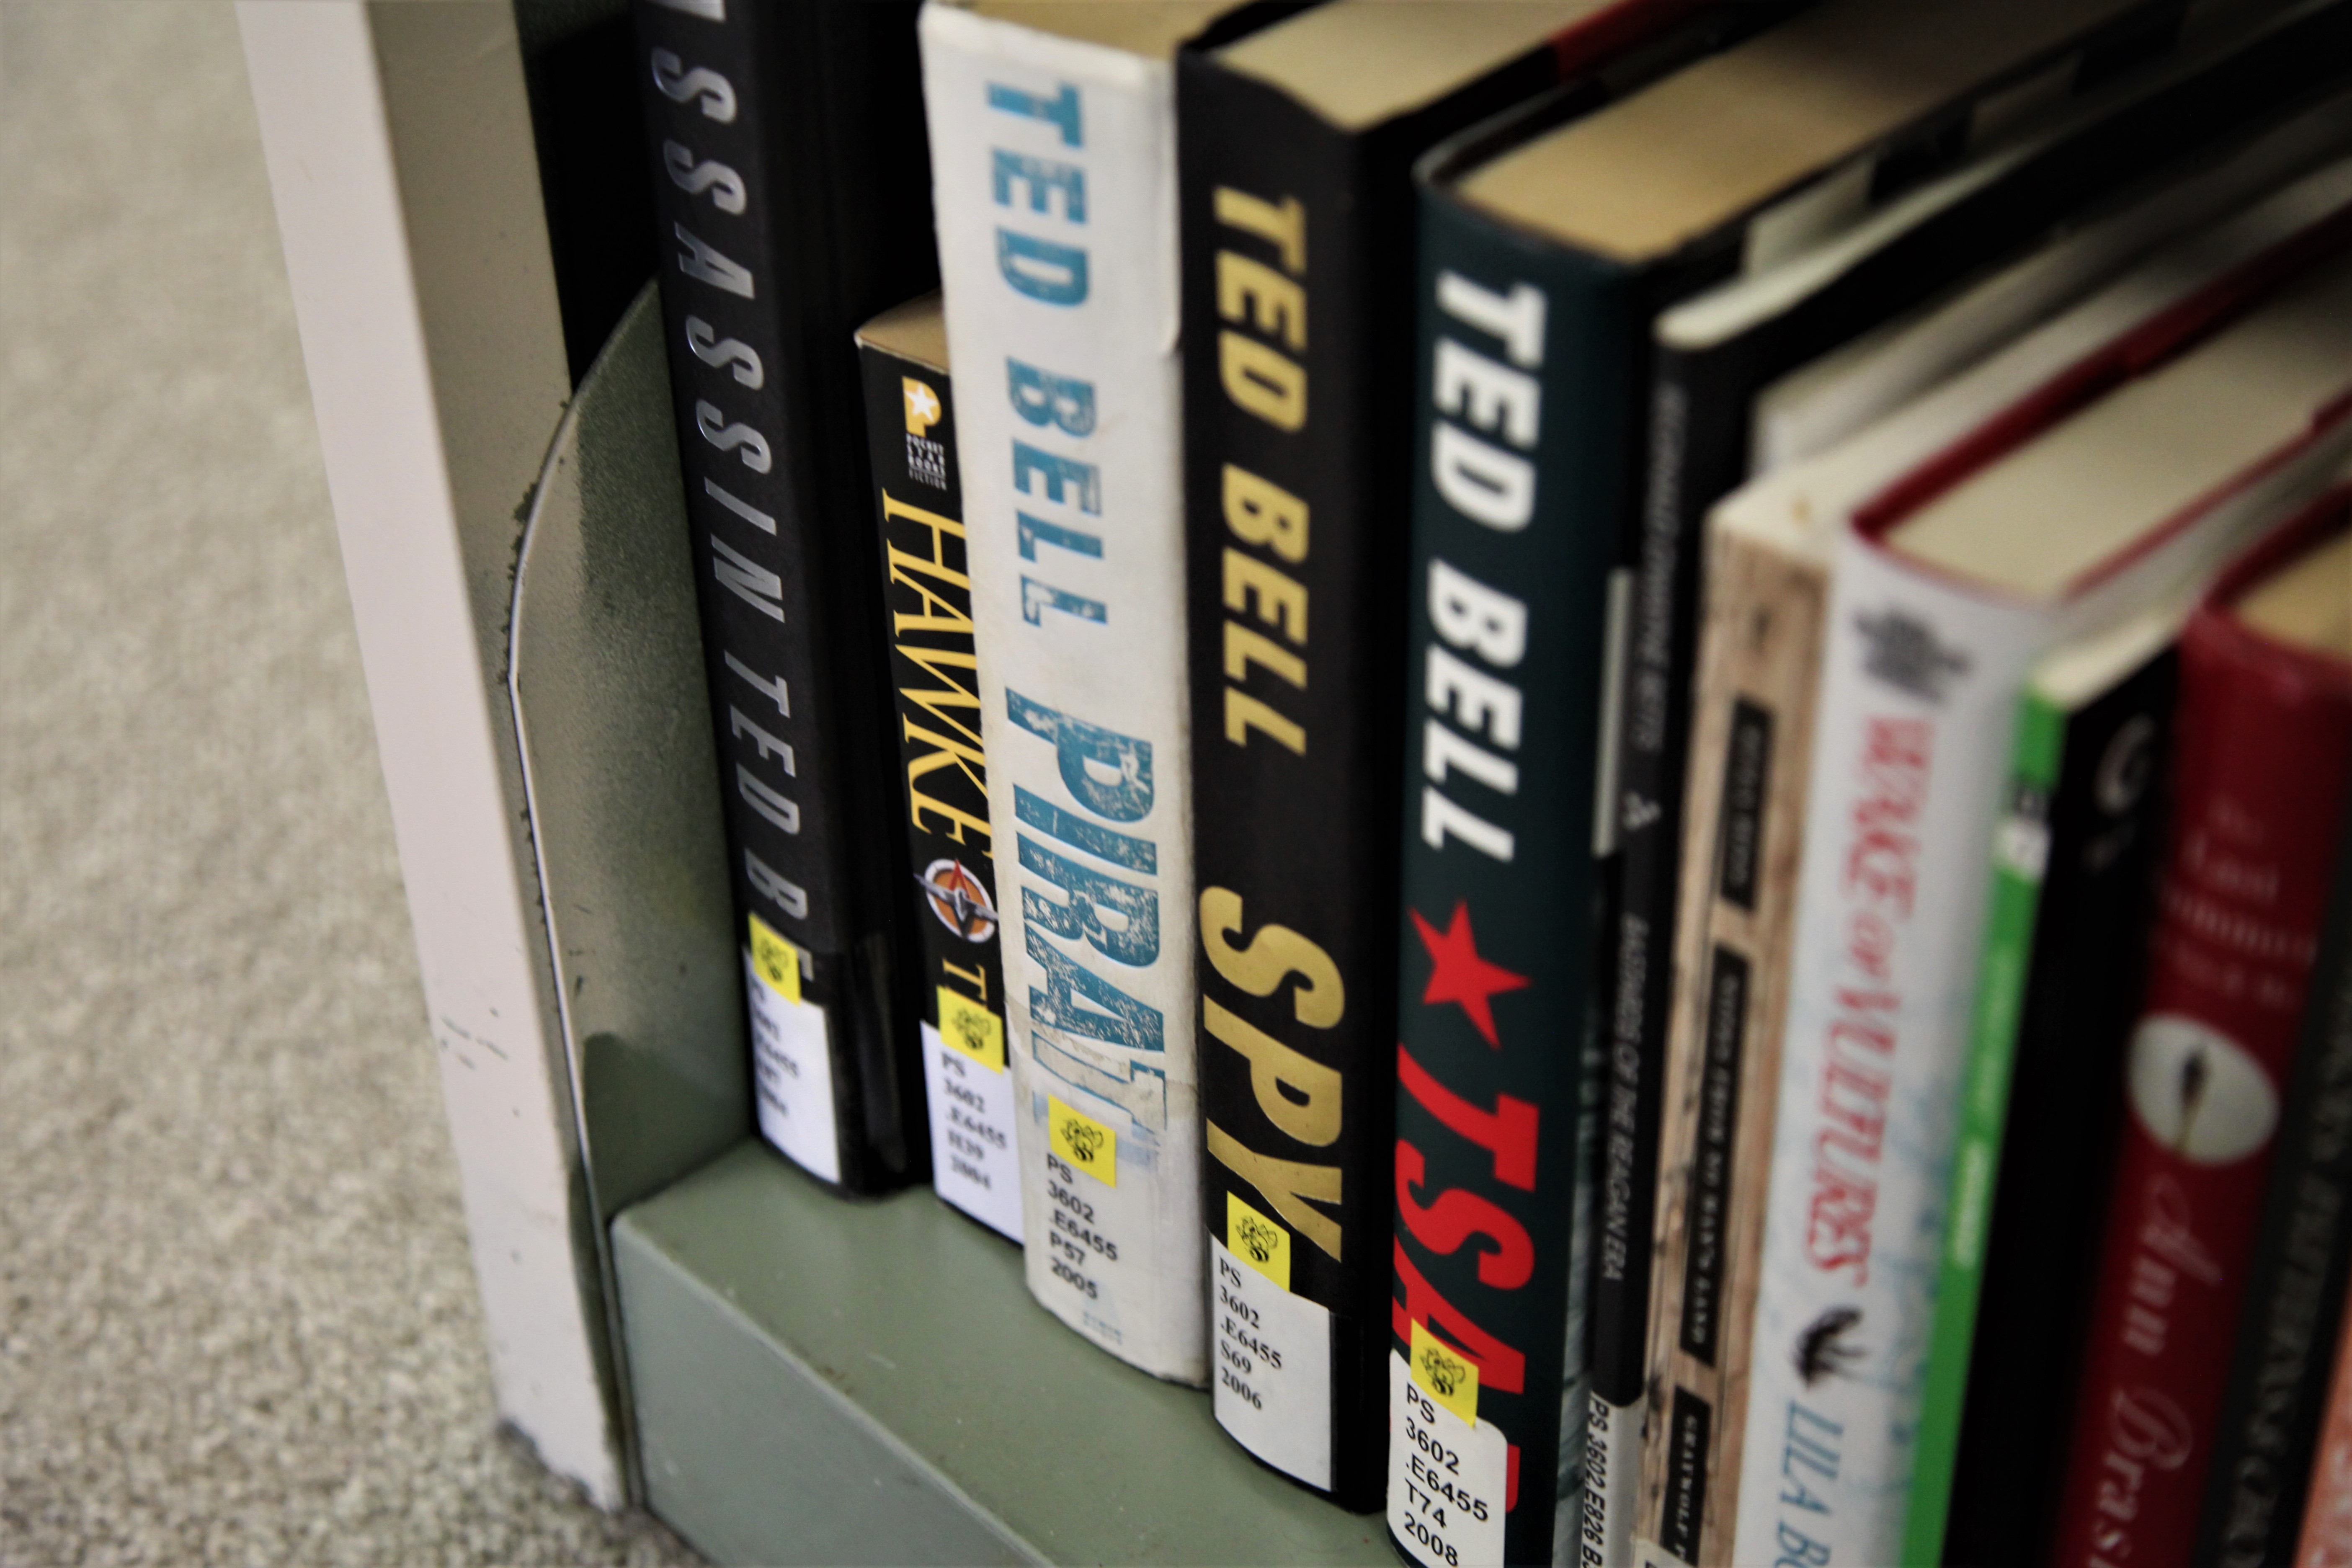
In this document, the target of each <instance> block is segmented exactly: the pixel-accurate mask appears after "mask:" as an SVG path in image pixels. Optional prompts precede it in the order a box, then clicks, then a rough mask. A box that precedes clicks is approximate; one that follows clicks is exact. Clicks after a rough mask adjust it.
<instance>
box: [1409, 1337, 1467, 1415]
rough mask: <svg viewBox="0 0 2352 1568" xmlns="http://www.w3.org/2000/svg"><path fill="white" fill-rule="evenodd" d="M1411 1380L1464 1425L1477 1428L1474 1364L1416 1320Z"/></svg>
mask: <svg viewBox="0 0 2352 1568" xmlns="http://www.w3.org/2000/svg"><path fill="white" fill-rule="evenodd" d="M1412 1380H1413V1382H1415V1383H1417V1384H1421V1386H1422V1387H1423V1389H1425V1390H1427V1391H1428V1394H1429V1396H1430V1397H1431V1398H1432V1399H1434V1400H1435V1401H1437V1403H1439V1404H1440V1405H1444V1406H1445V1408H1447V1409H1448V1410H1451V1411H1452V1412H1454V1415H1459V1416H1460V1417H1462V1419H1463V1421H1464V1422H1465V1423H1466V1424H1468V1425H1469V1426H1476V1425H1478V1368H1477V1366H1476V1364H1475V1363H1473V1362H1471V1361H1470V1360H1469V1359H1468V1358H1467V1357H1465V1356H1462V1355H1457V1354H1456V1353H1455V1352H1454V1351H1453V1350H1452V1349H1451V1348H1449V1347H1448V1346H1447V1345H1446V1343H1445V1342H1444V1341H1443V1340H1441V1339H1439V1338H1438V1337H1437V1336H1436V1335H1435V1334H1433V1333H1431V1332H1430V1331H1429V1325H1428V1324H1427V1323H1424V1322H1423V1321H1421V1320H1420V1319H1418V1318H1416V1319H1414V1320H1413V1324H1412Z"/></svg>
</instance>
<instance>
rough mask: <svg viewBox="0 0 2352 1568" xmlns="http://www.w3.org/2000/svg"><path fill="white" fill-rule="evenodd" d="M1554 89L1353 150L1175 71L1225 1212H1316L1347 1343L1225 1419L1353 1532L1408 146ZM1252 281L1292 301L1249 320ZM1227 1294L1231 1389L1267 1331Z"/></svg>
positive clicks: (1382, 1331) (1386, 821)
mask: <svg viewBox="0 0 2352 1568" xmlns="http://www.w3.org/2000/svg"><path fill="white" fill-rule="evenodd" d="M1557 74H1558V68H1557V66H1556V64H1555V62H1554V58H1553V57H1552V54H1551V52H1550V50H1549V49H1542V50H1538V51H1535V52H1533V53H1531V54H1529V55H1528V56H1527V57H1525V58H1521V59H1519V60H1517V61H1514V62H1512V63H1511V64H1509V65H1507V66H1506V67H1504V68H1501V69H1499V70H1497V71H1496V72H1495V73H1493V74H1491V75H1490V76H1488V77H1487V78H1486V79H1483V80H1481V81H1480V82H1478V83H1475V84H1474V85H1473V86H1472V87H1471V88H1469V89H1465V90H1463V91H1461V92H1458V93H1456V94H1454V95H1453V96H1452V97H1451V98H1449V99H1447V100H1441V101H1440V102H1439V103H1438V104H1436V105H1433V106H1432V107H1431V108H1429V109H1427V110H1423V111H1422V112H1420V113H1419V114H1417V115H1414V116H1412V117H1410V118H1408V119H1406V120H1403V121H1389V122H1386V123H1384V124H1382V125H1381V126H1378V127H1375V128H1373V129H1371V130H1370V131H1367V132H1348V131H1343V130H1340V129H1339V128H1337V127H1335V126H1333V125H1331V124H1330V123H1329V122H1328V121H1324V120H1323V119H1321V118H1320V117H1319V116H1318V115H1316V114H1315V113H1313V112H1312V111H1310V110H1307V109H1306V108H1304V107H1302V106H1301V105H1299V104H1298V103H1297V102H1296V101H1295V100H1292V99H1290V98H1289V97H1288V96H1287V95H1286V94H1284V93H1282V92H1281V91H1279V90H1278V89H1274V88H1272V87H1269V86H1267V85H1266V84H1265V83H1263V82H1260V81H1258V80H1256V79H1253V78H1250V77H1246V76H1243V75H1241V74H1239V73H1236V72H1233V71H1229V70H1226V69H1224V68H1223V67H1222V66H1220V65H1219V64H1218V63H1217V61H1216V59H1215V58H1214V56H1213V54H1211V53H1209V52H1208V51H1206V50H1205V49H1203V48H1202V47H1197V46H1196V47H1194V48H1192V49H1191V50H1188V51H1187V52H1186V53H1185V54H1184V55H1183V56H1182V57H1181V58H1180V60H1179V64H1178V86H1177V116H1178V123H1179V124H1180V125H1181V127H1182V131H1183V134H1182V137H1181V141H1180V143H1179V183H1180V201H1181V208H1180V211H1181V225H1182V234H1183V253H1182V266H1183V289H1184V298H1183V309H1184V321H1186V323H1187V327H1186V331H1185V338H1184V355H1185V363H1184V396H1185V405H1184V421H1185V485H1186V493H1187V500H1186V505H1187V508H1188V513H1187V518H1186V552H1187V570H1188V574H1189V578H1190V584H1191V586H1190V616H1189V621H1190V625H1189V633H1190V643H1191V661H1190V662H1191V667H1192V712H1193V715H1194V735H1195V740H1194V744H1193V752H1192V756H1193V764H1192V766H1193V775H1192V776H1193V791H1194V795H1193V803H1194V804H1193V813H1194V820H1193V856H1194V873H1195V876H1196V877H1197V878H1198V879H1199V885H1200V889H1201V921H1200V931H1201V943H1202V953H1201V963H1200V965H1199V969H1198V974H1199V983H1200V986H1201V992H1202V999H1203V1000H1202V1033H1201V1036H1200V1053H1201V1054H1200V1063H1201V1067H1200V1072H1201V1099H1202V1113H1203V1115H1204V1117H1205V1119H1206V1121H1207V1124H1208V1140H1209V1154H1210V1158H1209V1159H1208V1160H1207V1161H1205V1162H1203V1170H1204V1173H1205V1176H1204V1186H1205V1194H1204V1196H1205V1203H1204V1205H1203V1209H1202V1213H1203V1217H1204V1220H1205V1223H1206V1226H1207V1229H1208V1231H1209V1235H1210V1239H1211V1242H1212V1244H1213V1247H1223V1248H1224V1249H1225V1250H1226V1251H1227V1252H1229V1253H1232V1254H1235V1255H1237V1257H1245V1256H1246V1254H1247V1247H1246V1244H1245V1236H1244V1232H1245V1231H1246V1230H1247V1229H1248V1228H1249V1227H1250V1226H1256V1225H1277V1224H1280V1223H1281V1221H1280V1219H1277V1218H1276V1216H1277V1215H1279V1216H1281V1218H1282V1219H1289V1220H1290V1221H1291V1223H1290V1224H1289V1226H1287V1227H1286V1228H1288V1229H1289V1230H1290V1231H1291V1232H1292V1236H1291V1237H1290V1241H1289V1244H1288V1245H1287V1247H1286V1249H1285V1250H1286V1254H1287V1258H1288V1260H1289V1261H1288V1270H1287V1272H1288V1279H1287V1290H1288V1293H1289V1295H1290V1296H1292V1297H1295V1298H1297V1300H1298V1302H1300V1303H1311V1308H1308V1309H1307V1310H1308V1311H1310V1312H1312V1313H1316V1314H1328V1323H1329V1329H1328V1333H1329V1342H1330V1354H1329V1358H1328V1368H1327V1370H1325V1372H1324V1373H1323V1376H1322V1378H1321V1379H1320V1381H1319V1384H1310V1383H1309V1377H1310V1376H1311V1374H1309V1373H1302V1372H1301V1371H1300V1369H1297V1368H1295V1367H1294V1368H1291V1369H1289V1370H1288V1371H1287V1372H1279V1371H1277V1370H1276V1369H1275V1368H1272V1367H1270V1366H1267V1367H1256V1368H1253V1370H1252V1373H1251V1374H1250V1375H1251V1377H1252V1378H1253V1379H1254V1382H1253V1384H1252V1386H1251V1387H1250V1388H1249V1389H1248V1390H1247V1394H1248V1395H1250V1396H1255V1398H1254V1399H1252V1398H1246V1397H1244V1394H1243V1391H1241V1390H1238V1389H1236V1388H1235V1387H1234V1382H1235V1381H1236V1379H1237V1378H1238V1377H1239V1375H1240V1374H1239V1373H1238V1371H1237V1370H1236V1371H1233V1372H1232V1373H1231V1375H1227V1374H1225V1373H1221V1375H1220V1378H1219V1381H1218V1384H1217V1400H1218V1405H1217V1408H1218V1415H1219V1419H1220V1420H1221V1421H1223V1423H1224V1425H1225V1426H1226V1428H1227V1429H1228V1430H1229V1431H1230V1432H1232V1433H1233V1434H1234V1436H1235V1438H1236V1439H1237V1440H1239V1441H1240V1442H1241V1443H1242V1444H1243V1445H1244V1447H1247V1448H1249V1449H1250V1451H1251V1452H1253V1453H1255V1454H1256V1455H1257V1456H1258V1457H1259V1458H1262V1459H1264V1460H1265V1462H1266V1463H1268V1464H1269V1465H1271V1466H1273V1467H1274V1468H1276V1469H1277V1470H1280V1471H1282V1472H1283V1473H1285V1474H1286V1475H1289V1476H1290V1477H1291V1478H1292V1479H1296V1480H1297V1481H1299V1482H1300V1483H1301V1484H1302V1485H1305V1486H1307V1487H1310V1488H1312V1489H1315V1490H1318V1491H1321V1492H1324V1493H1325V1494H1327V1495H1328V1496H1329V1497H1331V1498H1332V1499H1333V1500H1335V1501H1337V1502H1339V1504H1341V1505H1342V1506H1343V1507H1347V1508H1350V1509H1354V1510H1359V1511H1369V1510H1374V1509H1377V1508H1379V1507H1380V1506H1381V1496H1382V1490H1383V1487H1384V1484H1385V1482H1384V1476H1385V1469H1384V1467H1385V1464H1386V1461H1387V1454H1388V1433H1387V1429H1386V1424H1385V1420H1384V1417H1383V1415H1382V1410H1383V1408H1384V1402H1385V1399H1386V1394H1385V1389H1386V1382H1385V1378H1384V1374H1383V1371H1382V1367H1383V1363H1384V1362H1385V1360H1386V1357H1387V1344H1388V1329H1387V1327H1386V1318H1387V1315H1388V1311H1389V1307H1388V1302H1389V1296H1390V1276H1391V1269H1390V1265H1389V1257H1388V1248H1389V1237H1390V1233H1391V1215H1392V1208H1393V1205H1392V1202H1391V1192H1390V1187H1391V1163H1390V1157H1391V1148H1390V1145H1391V1139H1392V1136H1393V1119H1394V1111H1395V1103H1396V1101H1395V1096H1396V1079H1395V1072H1394V1066H1393V1052H1394V1050H1395V1048H1396V1036H1395V1025H1396V1015H1395V1011H1394V1008H1395V1002H1396V997H1395V978H1394V973H1395V970H1394V966H1395V963H1396V939H1395V931H1394V921H1395V910H1396V902H1397V861H1396V848H1395V826H1396V822H1397V820H1398V814H1399V811H1400V801H1399V795H1398V778H1399V774H1400V772H1401V770H1402V736H1401V735H1400V733H1399V731H1398V729H1397V725H1396V721H1395V710H1394V706H1393V705H1394V701H1395V699H1394V697H1393V695H1392V694H1393V693H1394V692H1395V691H1396V689H1397V687H1398V682H1399V681H1400V680H1401V679H1402V678H1403V672H1404V648H1403V646H1402V642H1401V641H1400V640H1399V639H1398V637H1397V636H1396V626H1397V625H1398V622H1399V619H1400V617H1401V616H1402V615H1403V613H1404V604H1403V601H1404V595H1405V574H1404V556H1405V549H1406V544H1405V541H1406V536H1407V531H1408V527H1409V521H1410V513H1411V507H1410V502H1409V496H1410V487H1411V484H1412V437H1413V416H1412V376H1413V368H1412V367H1413V362H1412V338H1411V337H1410V336H1409V335H1408V334H1407V333H1405V332H1402V331H1398V330H1397V328H1396V322H1397V321H1399V320H1400V319H1401V318H1403V317H1404V316H1405V315H1406V314H1407V313H1408V312H1410V311H1411V310H1412V308H1413V303H1412V301H1413V271H1412V263H1413V256H1412V247H1410V246H1409V245H1405V244H1401V243H1399V242H1398V237H1399V236H1401V235H1406V234H1410V233H1411V232H1412V224H1413V190H1412V157H1413V156H1414V154H1415V153H1419V152H1420V151H1421V150H1422V149H1423V148H1425V147H1426V146H1427V145H1428V144H1429V143H1430V142H1433V140H1435V139H1436V138H1437V137H1439V136H1440V135H1443V134H1445V133H1447V132H1452V131H1455V130H1458V129H1460V128H1461V127H1462V126H1464V125H1465V124H1468V123H1471V122H1473V121H1475V120H1477V119H1480V118H1483V117H1484V116H1485V115H1486V114H1488V113H1491V112H1492V111H1493V110H1496V109H1497V108H1500V107H1502V106H1504V105H1507V104H1508V103H1510V102H1512V101H1514V100H1517V99H1519V98H1523V97H1525V96H1526V95H1528V94H1529V93H1531V92H1534V91H1537V90H1539V89H1542V88H1544V87H1547V86H1549V85H1550V83H1551V82H1552V81H1553V80H1554V79H1556V77H1557ZM1244 278H1246V279H1260V280H1262V282H1263V287H1264V289H1265V290H1266V291H1267V292H1266V293H1265V295H1262V296H1255V297H1272V296H1273V295H1274V294H1276V293H1277V292H1278V293H1280V294H1282V295H1283V296H1284V297H1291V298H1295V300H1296V301H1297V310H1296V311H1295V312H1292V313H1289V314H1278V315H1273V316H1267V315H1263V314H1261V315H1253V314H1252V313H1251V310H1250V307H1249V298H1251V297H1252V296H1245V295H1244V294H1240V293H1236V292H1235V291H1234V289H1235V284H1234V279H1244ZM1260 309H1261V310H1263V309H1264V307H1260ZM1268 356H1271V358H1269V357H1268ZM1272 360H1279V361H1280V363H1281V364H1282V365H1284V366H1287V367H1290V368H1289V369H1287V370H1280V371H1278V372H1277V374H1280V375H1284V376H1295V378H1296V380H1295V385H1296V387H1297V396H1296V398H1295V399H1291V400H1289V401H1286V402H1277V401H1275V400H1272V399H1270V398H1268V397H1266V396H1265V395H1263V394H1262V392H1261V390H1260V386H1259V383H1258V381H1257V380H1256V379H1255V378H1256V377H1257V376H1258V375H1260V374H1263V373H1262V372H1261V371H1254V370H1253V369H1252V368H1251V367H1252V366H1254V365H1263V364H1265V363H1271V361H1272ZM1260 583H1264V584H1272V585H1274V586H1275V587H1276V588H1277V589H1278V590H1279V593H1278V594H1277V595H1274V596H1268V594H1267V591H1266V590H1265V589H1263V588H1253V587H1251V586H1250V584H1260ZM1280 595H1292V596H1295V599H1296V602H1297V604H1298V605H1300V606H1302V610H1301V613H1300V614H1299V616H1297V619H1296V621H1295V622H1286V623H1284V625H1285V626H1287V627H1288V630H1289V632H1290V634H1291V635H1290V636H1289V637H1287V638H1285V637H1284V636H1283V633H1282V629H1281V628H1279V627H1277V626H1274V625H1269V624H1267V616H1271V615H1273V613H1274V609H1273V607H1274V606H1275V605H1276V598H1278V597H1279V596H1280ZM1261 1040H1263V1041H1266V1042H1269V1043H1271V1044H1272V1045H1273V1047H1274V1048H1275V1049H1277V1050H1279V1051H1281V1052H1283V1053H1294V1052H1295V1053H1297V1073H1296V1074H1294V1075H1293V1076H1291V1077H1289V1078H1284V1077H1282V1076H1281V1075H1280V1074H1278V1073H1276V1072H1275V1071H1273V1070H1271V1069H1270V1068H1269V1067H1268V1065H1267V1062H1268V1059H1269V1058H1267V1057H1266V1056H1265V1054H1263V1053H1264V1050H1265V1047H1258V1046H1257V1045H1256V1044H1255V1042H1258V1041H1261ZM1282 1059H1284V1060H1289V1059H1291V1058H1289V1057H1288V1056H1287V1054H1286V1055H1285V1056H1284V1058H1282ZM1308 1079H1312V1080H1313V1081H1314V1082H1315V1083H1317V1084H1320V1085H1324V1086H1328V1089H1326V1090H1324V1092H1335V1093H1336V1095H1337V1105H1336V1112H1335V1113H1334V1114H1331V1115H1329V1116H1328V1117H1326V1118H1320V1119H1317V1118H1306V1117H1302V1116H1301V1115H1300V1114H1299V1112H1298V1110H1297V1104H1296V1099H1297V1094H1298V1093H1299V1092H1301V1091H1302V1090H1303V1089H1306V1088H1307V1080H1308ZM1294 1194H1298V1195H1304V1196H1311V1197H1313V1198H1314V1206H1313V1207H1307V1206H1306V1205H1303V1204H1301V1203H1300V1202H1299V1201H1298V1196H1295V1195H1294ZM1300 1215H1312V1216H1314V1217H1313V1218H1312V1219H1311V1220H1308V1221H1307V1222H1306V1223H1301V1222H1300V1220H1299V1219H1298V1218H1297V1217H1294V1216H1300ZM1221 1261H1223V1260H1221ZM1224 1267H1226V1268H1240V1267H1241V1265H1240V1264H1239V1263H1237V1262H1232V1263H1225V1264H1224ZM1258 1272H1259V1273H1261V1274H1262V1273H1263V1272H1264V1270H1263V1269H1260V1270H1258ZM1213 1289H1217V1290H1225V1289H1239V1290H1240V1291H1241V1293H1242V1294H1243V1296H1244V1298H1246V1296H1247V1295H1248V1293H1249V1292H1250V1291H1251V1290H1258V1291H1263V1290H1264V1289H1265V1286H1264V1285H1263V1284H1261V1283H1259V1282H1257V1281H1256V1280H1255V1279H1250V1278H1248V1277H1247V1276H1246V1275H1244V1277H1243V1278H1242V1279H1240V1280H1239V1281H1238V1282H1236V1281H1234V1280H1233V1279H1224V1280H1223V1282H1222V1283H1221V1284H1218V1285H1215V1286H1213ZM1211 1304H1212V1308H1213V1310H1212V1314H1211V1322H1212V1330H1213V1333H1215V1334H1216V1336H1217V1337H1218V1339H1219V1342H1220V1344H1221V1346H1222V1347H1223V1348H1222V1349H1221V1350H1220V1352H1219V1358H1218V1359H1219V1362H1220V1364H1221V1367H1222V1368H1224V1369H1234V1368H1235V1367H1236V1360H1237V1358H1248V1357H1249V1355H1250V1351H1249V1348H1248V1346H1247V1345H1246V1344H1244V1343H1243V1342H1241V1341H1240V1340H1239V1339H1238V1337H1237V1335H1238V1333H1239V1331H1241V1330H1242V1329H1244V1328H1245V1327H1246V1324H1245V1322H1244V1321H1242V1320H1240V1319H1237V1318H1235V1317H1234V1315H1233V1313H1232V1311H1231V1310H1230V1308H1228V1307H1226V1306H1223V1305H1221V1304H1220V1300H1219V1298H1218V1296H1216V1295H1213V1296H1212V1299H1211ZM1282 1305H1283V1306H1284V1307H1285V1308H1286V1310H1299V1309H1298V1308H1297V1307H1292V1306H1291V1305H1290V1304H1289V1303H1283V1304H1282ZM1286 1379H1287V1380H1288V1382H1287V1386H1285V1384H1286ZM1277 1391H1278V1392H1277ZM1277 1406H1279V1408H1277Z"/></svg>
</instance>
